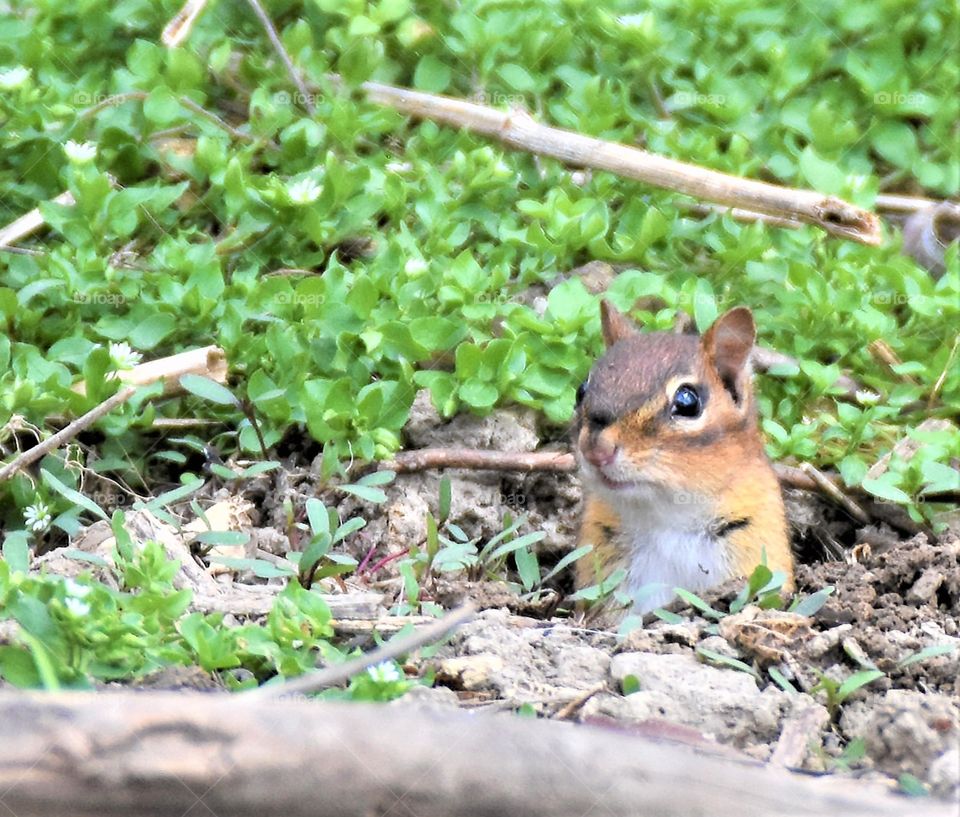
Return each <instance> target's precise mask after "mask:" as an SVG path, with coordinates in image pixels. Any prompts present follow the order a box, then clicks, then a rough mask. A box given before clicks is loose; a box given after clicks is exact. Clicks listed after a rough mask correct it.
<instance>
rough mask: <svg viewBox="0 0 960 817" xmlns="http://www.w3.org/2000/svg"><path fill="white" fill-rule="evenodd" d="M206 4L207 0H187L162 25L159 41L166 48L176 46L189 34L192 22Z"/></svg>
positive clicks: (191, 29)
mask: <svg viewBox="0 0 960 817" xmlns="http://www.w3.org/2000/svg"><path fill="white" fill-rule="evenodd" d="M206 5H207V0H187V2H186V3H184V5H183V8H181V9H180V11H178V12H177V13H176V14H175V15H174V16H173V18H172V19H171V20H170V22H169V23H167V24H166V25H165V26H164V27H163V33H162V34H161V35H160V42H162V43H163V44H164V45H165V46H166V47H167V48H176V47H177V46H178V45H180V43H182V42H183V41H184V40H186V39H187V37H189V36H190V32H191V31H193V24H194V23H195V22H196V21H197V18H198V17H199V16H200V12H201V11H203V9H204V8H205V7H206Z"/></svg>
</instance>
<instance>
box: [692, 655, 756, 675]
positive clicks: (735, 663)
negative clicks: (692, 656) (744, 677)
mask: <svg viewBox="0 0 960 817" xmlns="http://www.w3.org/2000/svg"><path fill="white" fill-rule="evenodd" d="M697 655H702V656H703V657H704V658H707V659H709V660H710V661H712V662H713V663H715V664H722V665H723V666H726V667H730V668H731V669H735V670H738V671H740V672H746V673H748V674H749V675H752V676H753V677H754V678H756V679H757V680H758V681H759V680H760V673H758V672H757V671H756V670H755V669H754V668H753V667H751V666H750V665H749V664H745V663H744V662H743V661H741V660H740V659H738V658H731V657H730V656H729V655H724V654H723V653H719V652H714V651H713V650H708V649H706V648H705V647H697Z"/></svg>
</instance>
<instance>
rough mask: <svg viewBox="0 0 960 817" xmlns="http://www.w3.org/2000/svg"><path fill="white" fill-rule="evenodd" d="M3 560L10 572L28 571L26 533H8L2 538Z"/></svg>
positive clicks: (16, 531)
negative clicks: (8, 566)
mask: <svg viewBox="0 0 960 817" xmlns="http://www.w3.org/2000/svg"><path fill="white" fill-rule="evenodd" d="M61 552H62V551H61ZM3 560H4V561H5V562H6V563H7V564H8V565H10V570H12V571H16V572H20V573H26V572H27V571H28V570H29V569H30V540H29V538H28V536H27V532H26V531H22V530H15V531H10V532H9V533H7V534H6V535H5V536H4V537H3Z"/></svg>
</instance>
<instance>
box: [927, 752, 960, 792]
mask: <svg viewBox="0 0 960 817" xmlns="http://www.w3.org/2000/svg"><path fill="white" fill-rule="evenodd" d="M927 782H928V783H929V784H930V789H931V791H932V792H933V793H934V794H935V795H937V797H944V798H947V799H949V800H953V801H955V802H960V749H958V748H953V749H948V750H947V751H946V752H944V753H943V754H942V755H940V757H938V758H937V759H936V760H935V761H933V763H932V764H931V765H930V774H929V776H928V777H927Z"/></svg>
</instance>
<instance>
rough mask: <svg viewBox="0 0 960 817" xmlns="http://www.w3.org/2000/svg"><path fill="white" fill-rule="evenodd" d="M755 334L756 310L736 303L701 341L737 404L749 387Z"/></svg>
mask: <svg viewBox="0 0 960 817" xmlns="http://www.w3.org/2000/svg"><path fill="white" fill-rule="evenodd" d="M756 337H757V327H756V325H755V324H754V322H753V314H752V313H751V312H750V310H749V309H747V307H745V306H737V307H734V308H733V309H731V310H730V311H729V312H725V313H724V314H723V315H721V316H720V317H719V318H717V319H716V320H715V321H714V322H713V326H711V327H710V328H709V329H708V330H707V331H706V332H705V333H704V335H703V338H702V339H701V341H700V346H701V348H702V349H703V354H704V357H705V359H706V360H707V362H708V363H709V364H710V365H712V366H713V368H714V369H716V371H717V374H718V375H719V376H720V380H721V382H722V383H723V385H724V388H726V390H727V391H728V392H730V396H731V397H732V398H733V402H734V403H736V404H737V405H740V404H741V403H742V402H743V399H744V397H745V396H746V394H747V392H748V390H749V388H750V352H751V351H752V350H753V342H754V340H756Z"/></svg>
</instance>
